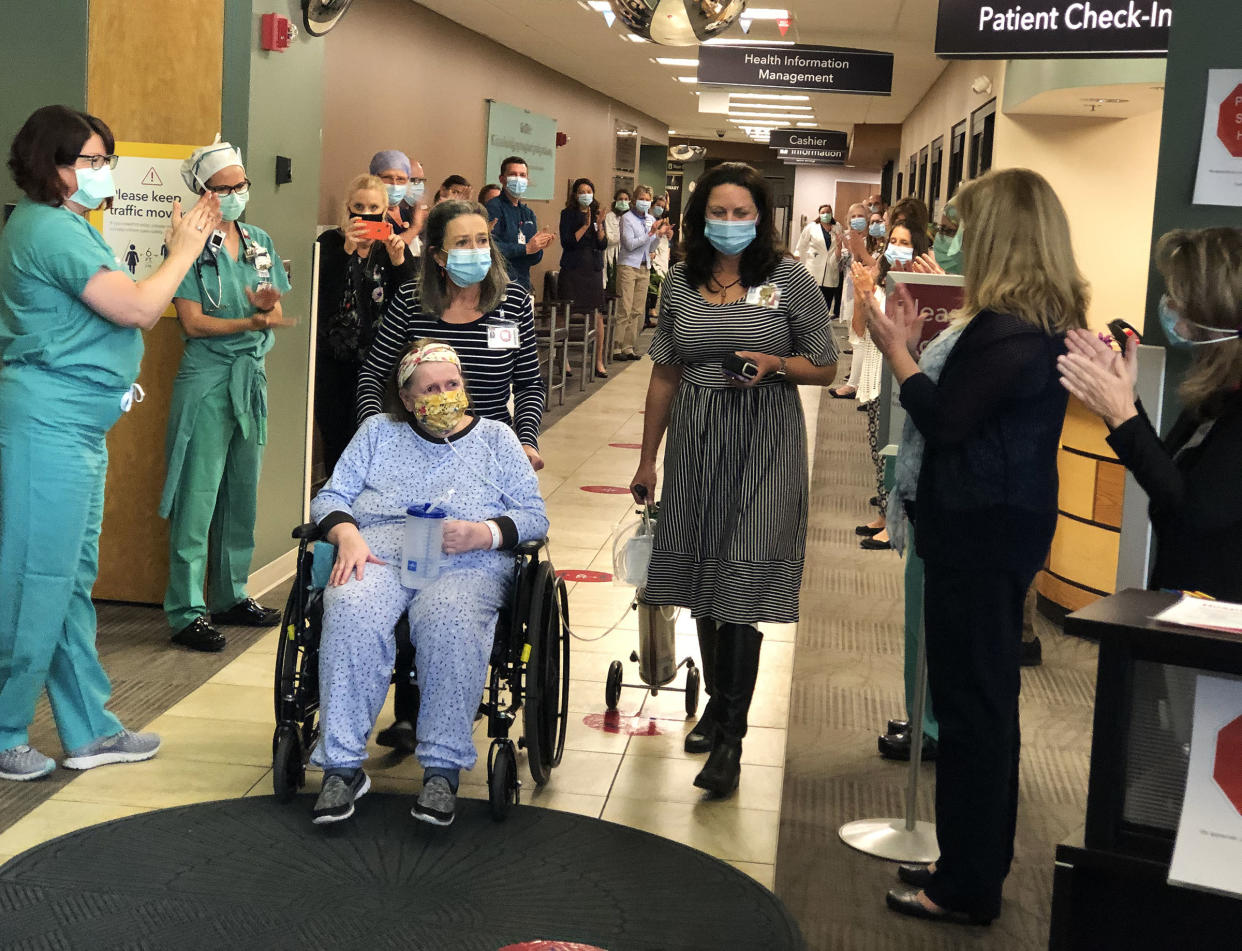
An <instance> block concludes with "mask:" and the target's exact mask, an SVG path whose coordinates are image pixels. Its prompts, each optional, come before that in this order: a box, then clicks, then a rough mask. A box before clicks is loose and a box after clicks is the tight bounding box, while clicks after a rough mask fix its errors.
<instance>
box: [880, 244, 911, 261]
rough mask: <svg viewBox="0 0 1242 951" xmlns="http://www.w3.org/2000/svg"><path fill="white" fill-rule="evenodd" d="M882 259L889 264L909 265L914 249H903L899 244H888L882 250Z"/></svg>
mask: <svg viewBox="0 0 1242 951" xmlns="http://www.w3.org/2000/svg"><path fill="white" fill-rule="evenodd" d="M884 257H886V258H888V263H889V264H909V263H910V262H911V261H913V260H914V248H903V247H902V246H901V245H899V244H890V245H889V246H888V247H887V248H885V249H884Z"/></svg>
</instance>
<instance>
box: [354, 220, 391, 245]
mask: <svg viewBox="0 0 1242 951" xmlns="http://www.w3.org/2000/svg"><path fill="white" fill-rule="evenodd" d="M359 223H360V224H361V225H362V234H361V235H359V237H360V238H364V239H369V240H371V241H387V240H388V239H389V237H391V236H392V222H391V221H360V222H359Z"/></svg>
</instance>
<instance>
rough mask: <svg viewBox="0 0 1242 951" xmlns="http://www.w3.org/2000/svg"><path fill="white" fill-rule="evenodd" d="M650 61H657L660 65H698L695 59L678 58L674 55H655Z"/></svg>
mask: <svg viewBox="0 0 1242 951" xmlns="http://www.w3.org/2000/svg"><path fill="white" fill-rule="evenodd" d="M652 62H655V63H659V64H660V65H661V66H698V65H699V61H698V60H697V59H678V58H677V57H675V56H657V57H656V58H655V59H654V60H652Z"/></svg>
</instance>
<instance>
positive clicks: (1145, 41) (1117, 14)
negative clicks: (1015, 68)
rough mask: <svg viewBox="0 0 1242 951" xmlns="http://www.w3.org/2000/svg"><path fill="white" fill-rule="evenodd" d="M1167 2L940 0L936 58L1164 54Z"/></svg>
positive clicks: (1169, 18) (1170, 7)
mask: <svg viewBox="0 0 1242 951" xmlns="http://www.w3.org/2000/svg"><path fill="white" fill-rule="evenodd" d="M1172 23H1173V4H1172V2H1171V0H1164V2H1160V0H1095V2H1090V0H1086V2H1074V3H1070V2H1069V0H1022V3H1020V4H1018V3H1015V4H1010V3H1005V2H999V3H998V2H995V0H993V2H990V3H982V2H980V0H940V13H939V16H938V18H937V20H936V55H937V56H940V57H943V58H945V59H1019V58H1022V57H1101V56H1166V55H1168V51H1169V27H1170V26H1171V25H1172Z"/></svg>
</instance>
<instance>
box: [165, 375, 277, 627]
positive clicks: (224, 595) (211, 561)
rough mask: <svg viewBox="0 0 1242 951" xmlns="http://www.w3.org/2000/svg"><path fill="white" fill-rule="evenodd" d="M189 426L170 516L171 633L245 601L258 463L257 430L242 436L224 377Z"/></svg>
mask: <svg viewBox="0 0 1242 951" xmlns="http://www.w3.org/2000/svg"><path fill="white" fill-rule="evenodd" d="M191 425H192V430H191V432H190V434H189V444H188V445H187V446H186V452H185V463H184V466H183V468H182V470H181V477H180V481H179V482H178V484H177V488H176V494H175V495H174V496H173V502H172V509H171V511H170V513H169V540H168V541H169V566H168V588H167V590H166V591H165V592H164V614H165V616H166V617H167V618H168V623H169V625H170V626H171V627H172V629H173V630H174V631H179V630H181V629H182V628H183V627H185V626H186V625H187V624H190V623H192V622H193V621H194V619H195V618H198V617H202V616H203V615H206V614H208V613H211V612H219V611H227V610H228V609H229V608H231V607H233V605H235V604H237V603H239V602H240V601H243V600H245V598H246V583H247V582H248V580H249V577H250V561H251V558H252V557H253V556H254V520H255V515H256V513H257V506H258V501H257V500H258V491H259V470H260V467H261V464H262V461H263V447H262V445H260V443H259V439H258V436H257V434H256V432H255V427H251V428H250V434H249V435H248V436H247V435H243V433H242V427H241V424H240V423H239V422H238V420H237V417H236V413H235V410H234V408H233V403H232V400H231V398H230V396H229V388H228V377H227V375H225V376H224V377H223V378H222V379H221V380H220V383H219V385H218V386H213V387H211V388H210V389H208V390H207V391H206V392H205V393H202V394H201V396H200V397H199V398H198V400H197V405H196V415H195V418H194V420H193V422H192V423H191ZM204 586H206V588H207V591H206V598H205V599H204V597H203V590H204ZM209 609H210V610H209Z"/></svg>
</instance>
